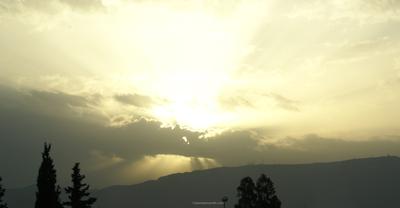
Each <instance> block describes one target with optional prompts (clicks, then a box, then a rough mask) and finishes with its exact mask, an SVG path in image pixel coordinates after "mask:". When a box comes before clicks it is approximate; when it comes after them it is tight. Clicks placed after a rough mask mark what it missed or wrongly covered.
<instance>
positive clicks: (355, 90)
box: [0, 0, 400, 170]
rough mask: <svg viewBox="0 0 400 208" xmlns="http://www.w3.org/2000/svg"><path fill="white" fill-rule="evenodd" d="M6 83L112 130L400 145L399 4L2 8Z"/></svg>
mask: <svg viewBox="0 0 400 208" xmlns="http://www.w3.org/2000/svg"><path fill="white" fill-rule="evenodd" d="M0 84H1V85H2V86H6V87H9V88H12V89H14V90H16V91H17V92H19V93H22V94H24V93H25V94H31V95H32V94H33V95H43V94H40V93H53V94H63V95H67V96H72V97H74V99H75V98H76V99H77V100H79V99H81V98H82V99H84V100H85V101H84V104H79V105H77V104H76V103H74V102H71V101H70V100H68V101H67V102H71V103H64V104H67V108H68V109H69V110H71V112H72V113H68V116H76V117H79V118H80V119H82V120H85V121H88V122H90V123H93V124H96V125H101V126H105V127H106V128H115V129H118V128H124V127H126V126H129V125H131V124H134V123H135V122H138V121H139V120H141V119H144V120H147V121H154V122H159V124H160V125H161V126H162V127H176V126H179V127H180V128H182V129H183V130H188V131H191V132H199V134H198V135H197V133H196V135H197V136H198V137H199V138H200V139H201V138H213V137H218V135H221V134H224V133H225V132H236V131H248V132H251V134H252V135H254V134H256V135H257V137H258V138H260V139H259V140H258V143H261V144H263V143H268V144H270V143H277V144H280V145H283V146H284V145H286V143H287V140H288V138H302V137H304V136H305V135H318V136H319V137H325V138H340V139H341V140H344V141H360V140H361V141H367V140H368V141H369V140H379V139H380V138H386V137H388V138H397V137H398V136H399V135H400V110H399V106H400V1H396V0H363V1H362V0H349V1H346V0H327V1H316V0H304V1H297V0H265V1H261V0H246V1H244V0H243V1H241V0H234V1H228V0H227V1H223V0H218V1H211V0H209V1H208V0H204V1H200V0H193V1H185V0H171V1H161V0H153V1H150V0H54V1H50V0H0ZM35 93H37V94H35ZM39 97H40V96H39ZM42 98H43V97H42ZM21 102H23V101H21ZM35 102H36V101H35ZM37 102H39V103H41V102H43V103H45V102H46V99H42V100H40V101H37ZM60 102H61V101H60ZM76 102H78V103H80V101H76ZM3 105H4V106H7V105H8V104H7V103H6V102H5V101H4V102H3ZM9 105H10V106H12V105H13V104H9ZM38 105H40V104H38ZM27 108H28V107H27ZM41 114H46V115H49V116H61V117H63V116H64V115H63V114H62V113H60V112H59V111H58V110H54V109H52V108H48V109H46V110H43V112H42V111H41ZM179 139H180V140H181V138H179ZM289 140H290V139H289ZM182 141H183V142H185V143H188V145H191V144H189V143H190V140H188V138H186V137H185V136H183V137H182ZM302 148H303V147H302ZM165 154H166V153H165V152H159V153H153V154H150V155H152V156H145V157H144V158H143V160H155V161H162V160H163V159H162V158H167V159H168V158H169V157H177V158H178V159H180V160H181V161H187V159H182V158H180V157H181V156H179V154H176V153H173V154H172V156H165ZM175 154H176V155H175ZM198 156H199V158H200V159H202V160H210V161H211V160H213V158H212V157H211V156H210V158H211V159H210V158H209V157H208V156H209V155H198ZM114 159H115V158H114ZM118 161H122V160H118ZM186 163H187V162H185V163H184V164H186ZM134 164H140V162H137V161H136V163H134ZM215 164H219V161H213V165H215ZM221 164H222V165H223V163H221ZM185 167H186V166H185ZM184 169H185V168H184ZM185 170H186V169H185Z"/></svg>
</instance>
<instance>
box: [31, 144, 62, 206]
mask: <svg viewBox="0 0 400 208" xmlns="http://www.w3.org/2000/svg"><path fill="white" fill-rule="evenodd" d="M50 149H51V145H50V144H47V143H45V144H44V151H43V153H42V164H41V165H40V168H39V175H38V177H37V192H36V202H35V208H61V207H63V206H62V204H61V202H60V193H61V191H60V187H59V186H58V185H57V174H56V170H55V168H54V164H53V159H52V158H51V157H50Z"/></svg>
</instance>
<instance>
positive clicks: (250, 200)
mask: <svg viewBox="0 0 400 208" xmlns="http://www.w3.org/2000/svg"><path fill="white" fill-rule="evenodd" d="M255 188H256V187H255V185H254V182H253V179H251V178H250V177H245V178H243V179H242V180H241V181H240V185H239V187H238V188H237V192H238V193H237V196H238V197H239V201H238V203H237V204H236V205H235V208H254V207H255V205H256V204H255V202H256V200H257V195H256V190H255Z"/></svg>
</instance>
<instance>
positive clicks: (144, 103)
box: [114, 94, 155, 108]
mask: <svg viewBox="0 0 400 208" xmlns="http://www.w3.org/2000/svg"><path fill="white" fill-rule="evenodd" d="M114 98H115V99H116V100H117V101H118V102H121V103H123V104H127V105H133V106H136V107H139V108H146V107H149V106H151V105H152V104H154V102H155V101H154V100H153V99H152V98H151V97H148V96H144V95H139V94H124V95H115V96H114Z"/></svg>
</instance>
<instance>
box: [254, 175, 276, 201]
mask: <svg viewBox="0 0 400 208" xmlns="http://www.w3.org/2000/svg"><path fill="white" fill-rule="evenodd" d="M256 193H257V201H256V207H257V208H280V207H281V201H280V200H279V198H278V196H277V195H276V193H275V187H274V183H273V182H272V181H271V179H270V178H268V177H267V176H266V175H265V174H261V176H260V177H259V178H258V180H257V184H256Z"/></svg>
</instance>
